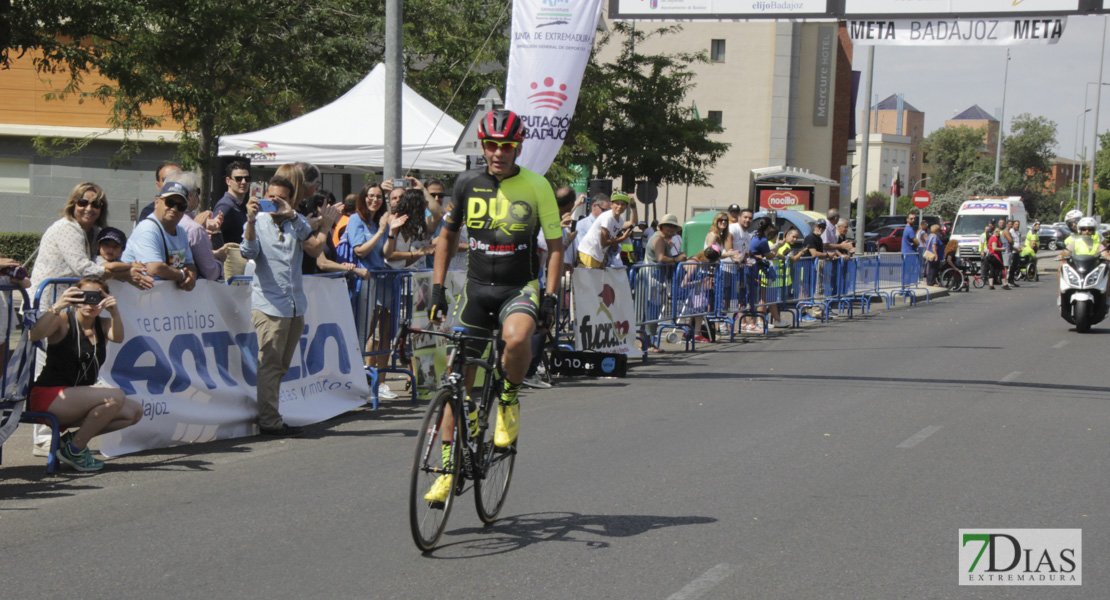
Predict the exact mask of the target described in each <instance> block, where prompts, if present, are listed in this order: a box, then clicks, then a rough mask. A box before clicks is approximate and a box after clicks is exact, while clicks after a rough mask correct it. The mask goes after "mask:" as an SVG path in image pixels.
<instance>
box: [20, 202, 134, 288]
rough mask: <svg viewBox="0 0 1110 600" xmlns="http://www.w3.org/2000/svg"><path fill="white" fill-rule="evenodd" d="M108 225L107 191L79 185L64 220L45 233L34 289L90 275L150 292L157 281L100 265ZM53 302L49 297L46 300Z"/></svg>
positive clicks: (127, 268)
mask: <svg viewBox="0 0 1110 600" xmlns="http://www.w3.org/2000/svg"><path fill="white" fill-rule="evenodd" d="M107 224H108V198H107V196H105V194H104V190H103V189H101V188H100V186H98V185H96V184H95V183H91V182H85V183H79V184H77V186H76V187H74V188H73V191H71V192H70V193H69V198H68V199H67V200H66V204H65V206H64V207H62V212H61V218H60V219H58V220H57V221H55V222H54V223H53V224H52V225H50V227H48V228H47V229H46V232H45V233H43V234H42V239H41V240H40V241H39V249H38V255H37V258H36V259H35V266H34V268H32V270H31V290H37V289H38V286H39V285H40V284H41V283H42V282H43V281H46V280H47V279H57V278H60V277H87V276H96V277H101V278H104V279H119V280H123V281H128V282H130V283H133V284H135V285H136V286H137V287H139V288H141V289H149V288H150V287H151V286H152V285H153V284H154V280H153V279H151V278H149V277H146V276H136V277H132V270H131V268H130V266H128V265H125V264H123V263H104V264H101V265H98V264H96V256H97V245H96V236H97V234H98V233H100V228H102V227H104V226H105V225H107ZM49 301H50V299H49V298H46V299H44V300H43V302H49Z"/></svg>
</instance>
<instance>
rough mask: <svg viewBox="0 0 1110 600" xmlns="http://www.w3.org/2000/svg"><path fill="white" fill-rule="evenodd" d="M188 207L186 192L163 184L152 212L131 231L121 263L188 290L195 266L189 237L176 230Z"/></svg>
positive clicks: (172, 184) (193, 283)
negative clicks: (130, 264) (132, 265)
mask: <svg viewBox="0 0 1110 600" xmlns="http://www.w3.org/2000/svg"><path fill="white" fill-rule="evenodd" d="M188 208H189V190H188V188H186V187H185V186H184V185H181V184H180V183H178V182H176V181H170V182H166V184H165V185H163V186H162V193H161V194H159V196H158V198H157V199H156V200H155V201H154V213H153V214H151V215H150V216H149V217H147V218H145V219H143V220H142V221H140V222H139V224H138V225H136V226H135V230H134V231H133V232H131V239H130V240H128V244H127V248H126V249H125V250H124V251H123V262H130V263H133V262H139V263H142V265H141V266H136V267H134V269H136V270H139V271H140V272H142V273H145V274H147V275H149V276H151V277H157V278H159V279H165V280H168V281H174V282H177V287H179V288H181V289H183V290H185V291H190V290H192V289H193V287H194V286H196V282H197V267H196V264H195V263H194V262H193V252H192V250H190V249H189V238H188V237H186V235H185V231H184V230H183V229H181V228H180V227H178V224H179V223H180V222H181V217H183V216H185V211H186V210H187V209H188Z"/></svg>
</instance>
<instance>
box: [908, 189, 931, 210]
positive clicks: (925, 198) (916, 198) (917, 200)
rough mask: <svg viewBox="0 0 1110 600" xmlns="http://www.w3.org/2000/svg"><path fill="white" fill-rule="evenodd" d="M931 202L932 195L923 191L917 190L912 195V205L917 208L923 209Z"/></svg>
mask: <svg viewBox="0 0 1110 600" xmlns="http://www.w3.org/2000/svg"><path fill="white" fill-rule="evenodd" d="M932 201H933V195H932V194H930V193H929V192H926V191H925V190H918V191H916V192H914V193H913V205H914V206H916V207H918V208H925V207H926V206H929V203H930V202H932Z"/></svg>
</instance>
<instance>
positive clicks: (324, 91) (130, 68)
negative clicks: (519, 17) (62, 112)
mask: <svg viewBox="0 0 1110 600" xmlns="http://www.w3.org/2000/svg"><path fill="white" fill-rule="evenodd" d="M16 2H18V3H20V7H23V6H25V5H26V6H30V5H31V4H32V2H31V0H16ZM33 5H34V8H35V11H34V12H35V13H36V14H37V16H36V17H34V18H31V17H26V18H25V16H26V15H28V14H30V13H29V12H28V11H17V12H15V13H13V15H14V16H18V17H19V19H17V20H16V23H15V24H16V25H17V26H16V27H13V31H19V32H20V36H21V37H20V38H19V39H21V40H24V41H26V44H27V46H28V47H32V48H37V49H39V50H41V51H42V52H43V53H44V54H43V56H42V58H41V59H39V60H38V61H37V63H36V64H37V67H38V68H39V69H40V70H41V71H47V72H59V71H68V72H69V74H70V76H71V78H70V80H69V82H68V84H67V85H66V86H65V87H64V88H63V89H61V90H59V91H58V93H57V95H59V96H63V95H67V94H80V95H81V96H82V97H88V98H95V99H100V100H103V101H105V102H108V103H109V105H110V107H111V118H110V122H109V126H110V127H112V128H116V129H119V130H122V131H123V132H124V133H125V134H126V135H127V136H130V135H131V134H133V133H135V132H137V131H140V130H142V129H147V128H151V127H156V126H159V125H161V126H167V125H169V123H164V122H163V121H164V119H163V118H162V117H157V116H149V115H147V114H144V112H143V111H144V108H148V107H150V106H151V104H152V103H162V104H163V105H165V106H166V107H167V109H168V112H169V116H170V117H172V119H173V120H175V121H177V122H180V123H181V124H182V125H183V127H184V130H185V133H184V136H183V140H182V145H181V146H180V148H179V153H178V154H179V157H180V158H181V160H182V162H183V164H184V165H185V166H187V167H199V168H200V169H201V171H202V174H203V175H204V176H203V177H202V182H203V183H202V185H203V186H204V187H205V189H204V197H205V198H207V197H208V190H207V185H208V181H209V177H208V176H207V175H208V170H209V169H210V168H211V165H212V159H213V157H214V155H215V150H216V147H215V144H216V138H217V137H218V136H220V135H223V134H228V133H239V132H243V131H251V130H256V129H261V128H264V127H268V126H271V125H275V124H277V123H280V122H282V121H285V120H288V119H290V118H292V117H295V116H297V115H299V114H302V113H303V112H306V111H308V110H312V109H315V108H317V107H319V106H322V105H324V104H327V103H328V102H331V101H332V100H334V99H335V98H337V97H338V96H340V95H341V94H342V93H344V92H345V91H347V90H348V89H349V88H350V87H352V86H353V85H354V84H355V83H357V82H358V81H360V80H361V79H362V78H363V77H364V76H365V74H366V73H367V72H369V70H370V69H371V68H372V67H373V65H374V64H375V63H377V62H380V61H381V58H382V56H383V54H384V33H383V31H384V26H383V15H384V12H385V10H384V8H385V3H384V0H317V1H315V2H312V3H307V4H306V3H304V2H302V1H299V0H241V1H239V2H232V3H227V2H212V1H206V0H199V1H196V2H189V3H186V4H181V3H178V2H171V1H170V0H147V1H146V2H140V3H133V2H130V1H127V0H41V1H35V2H34V3H33ZM508 6H509V2H508V0H493V1H489V0H464V1H461V2H460V1H452V2H447V1H445V0H409V1H408V2H406V4H405V19H406V23H405V50H406V54H405V63H406V71H407V76H408V77H407V79H408V81H407V83H408V84H409V85H410V86H411V87H413V88H414V89H415V90H416V91H417V92H418V93H420V94H422V95H424V96H425V97H426V98H428V99H429V100H431V101H432V102H433V103H435V104H436V105H437V106H447V105H448V103H451V110H450V114H452V116H454V117H455V118H457V119H461V120H465V119H466V118H467V117H468V116H469V114H470V111H471V110H472V109H473V107H474V101H475V100H476V99H477V98H478V96H479V95H480V92H481V90H482V89H484V88H485V87H486V86H487V85H489V84H491V83H497V82H501V81H503V79H504V73H503V69H501V67H500V65H501V64H503V63H504V58H505V57H506V56H507V52H508V39H507V37H506V36H503V35H497V33H498V32H500V31H501V29H503V28H504V27H505V26H507V23H508V19H509V17H510V15H509V13H508V10H507V9H508ZM28 23H32V24H33V26H31V25H28ZM491 33H492V35H491ZM28 40H29V41H28ZM473 65H478V67H479V68H475V69H473V70H472V66H473ZM93 70H96V71H99V72H100V73H102V74H104V75H105V76H107V77H108V78H110V79H111V80H112V83H111V84H105V85H100V86H98V87H96V88H95V89H85V88H84V87H83V86H82V84H83V78H84V75H85V74H86V73H88V72H90V71H93ZM499 70H500V71H501V72H498V71H499ZM453 98H454V99H455V101H454V102H452V99H453ZM147 112H149V110H148V111H147ZM88 141H89V140H53V139H51V140H38V144H37V146H38V147H39V149H40V151H42V152H50V151H55V152H66V151H73V150H74V149H75V148H79V147H81V146H82V145H83V144H86V143H88ZM138 150H139V147H138V145H137V144H136V143H134V142H133V141H126V142H124V143H123V144H122V146H121V148H120V151H119V153H118V154H117V162H120V161H126V160H127V159H129V158H130V156H132V155H133V154H134V153H135V152H137V151H138Z"/></svg>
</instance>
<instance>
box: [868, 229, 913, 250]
mask: <svg viewBox="0 0 1110 600" xmlns="http://www.w3.org/2000/svg"><path fill="white" fill-rule="evenodd" d="M905 230H906V226H905V225H900V226H898V227H894V226H891V225H888V226H886V227H883V228H882V229H880V230H878V231H876V232H875V234H876V236H875V237H876V239H875V245H876V246H878V249H879V252H901V251H902V232H904V231H905Z"/></svg>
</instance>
